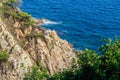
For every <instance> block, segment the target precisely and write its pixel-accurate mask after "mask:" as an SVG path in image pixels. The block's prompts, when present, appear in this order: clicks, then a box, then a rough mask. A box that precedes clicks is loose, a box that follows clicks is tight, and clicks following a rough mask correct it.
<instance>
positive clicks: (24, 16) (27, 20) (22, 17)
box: [10, 12, 34, 26]
mask: <svg viewBox="0 0 120 80" xmlns="http://www.w3.org/2000/svg"><path fill="white" fill-rule="evenodd" d="M10 15H12V16H13V18H14V19H16V20H19V21H22V22H24V24H25V25H26V26H28V25H32V24H33V23H34V20H33V19H32V17H31V15H29V14H28V13H25V12H18V13H17V12H14V13H11V14H10Z"/></svg>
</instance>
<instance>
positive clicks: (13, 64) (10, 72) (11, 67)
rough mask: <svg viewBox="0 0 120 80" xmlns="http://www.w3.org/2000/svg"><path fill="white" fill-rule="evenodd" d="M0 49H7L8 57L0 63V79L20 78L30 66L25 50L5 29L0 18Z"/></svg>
mask: <svg viewBox="0 0 120 80" xmlns="http://www.w3.org/2000/svg"><path fill="white" fill-rule="evenodd" d="M0 50H7V52H8V53H9V59H8V62H6V63H1V64H0V80H20V78H22V77H23V76H24V74H25V73H26V72H27V71H28V69H29V68H30V67H31V66H32V63H31V60H30V57H29V55H28V54H27V52H25V51H24V50H23V49H22V48H21V47H20V46H19V45H18V44H17V42H16V41H15V40H14V37H13V36H12V35H11V34H10V33H9V32H8V31H7V29H6V26H5V25H4V24H3V23H2V21H1V20H0Z"/></svg>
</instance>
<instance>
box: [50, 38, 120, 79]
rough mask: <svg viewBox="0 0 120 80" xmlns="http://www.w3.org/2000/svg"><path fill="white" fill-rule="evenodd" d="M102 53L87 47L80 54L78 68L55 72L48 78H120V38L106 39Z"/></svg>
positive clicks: (101, 49) (101, 48)
mask: <svg viewBox="0 0 120 80" xmlns="http://www.w3.org/2000/svg"><path fill="white" fill-rule="evenodd" d="M105 41H106V42H104V43H105V44H103V45H102V46H101V47H100V49H99V50H100V52H101V54H102V55H97V53H95V52H94V51H91V50H88V49H85V50H83V51H82V54H79V55H78V68H76V69H75V68H71V69H69V70H65V71H63V72H60V73H57V74H54V75H53V76H51V78H49V79H48V80H120V40H119V39H118V38H115V39H114V40H113V41H112V40H111V39H108V40H105Z"/></svg>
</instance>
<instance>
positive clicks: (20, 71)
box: [0, 18, 76, 80]
mask: <svg viewBox="0 0 120 80" xmlns="http://www.w3.org/2000/svg"><path fill="white" fill-rule="evenodd" d="M11 19H12V18H11ZM7 21H8V23H10V22H11V21H9V19H8V20H7ZM11 26H12V28H11V29H13V30H12V31H14V33H16V36H13V35H12V34H11V32H10V31H11V30H8V29H9V28H8V26H6V25H5V24H4V23H3V22H2V20H1V18H0V50H7V51H8V53H9V56H10V57H9V60H8V62H7V63H5V64H2V65H0V70H1V71H0V80H20V78H23V76H24V73H26V72H28V71H29V68H30V67H31V66H32V65H34V66H35V65H37V63H38V62H41V67H42V68H46V69H47V70H48V71H49V73H50V74H51V75H52V74H54V73H56V72H59V71H62V70H64V69H67V68H69V67H70V66H71V64H72V61H73V59H74V60H76V55H75V53H74V52H73V49H72V46H71V44H70V43H68V42H67V41H66V40H62V39H60V38H59V37H58V35H57V33H56V32H55V31H51V30H43V29H40V28H37V27H33V26H29V27H28V28H26V27H24V22H15V23H14V24H13V25H11ZM9 27H10V26H9ZM30 33H31V34H30ZM27 34H30V35H27ZM26 35H27V36H26ZM23 39H24V42H22V40H23ZM18 43H21V44H23V46H21V45H20V44H18ZM23 65H24V67H23Z"/></svg>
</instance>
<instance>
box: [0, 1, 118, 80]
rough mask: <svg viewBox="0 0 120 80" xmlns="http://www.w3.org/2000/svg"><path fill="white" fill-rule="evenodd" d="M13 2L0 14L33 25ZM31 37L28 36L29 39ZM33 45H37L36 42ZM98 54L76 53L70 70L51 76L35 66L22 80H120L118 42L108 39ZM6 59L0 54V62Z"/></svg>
mask: <svg viewBox="0 0 120 80" xmlns="http://www.w3.org/2000/svg"><path fill="white" fill-rule="evenodd" d="M14 2H15V0H9V1H7V2H5V3H4V6H3V7H2V8H3V9H1V12H0V13H1V14H2V15H4V17H6V18H10V20H13V22H16V21H19V22H21V23H22V22H23V25H25V26H30V25H32V24H33V23H34V21H33V20H32V17H31V16H30V15H29V14H27V13H25V12H18V11H15V10H16V9H14V6H13V3H14ZM11 23H12V22H11ZM38 34H39V33H34V36H36V37H38V36H39V37H42V38H43V35H38ZM29 35H30V34H29ZM32 36H33V35H30V39H31V37H32ZM48 40H49V39H48ZM33 42H34V41H33ZM28 43H29V42H28ZM35 43H37V40H36V42H35ZM43 46H44V45H43ZM34 49H35V48H34ZM99 53H101V55H98V53H96V52H95V51H92V50H88V49H85V50H83V51H77V52H76V55H77V57H78V61H77V63H73V65H72V67H71V68H69V69H66V70H64V71H61V72H58V73H56V74H54V75H52V76H51V75H49V76H48V74H47V73H46V71H44V70H40V69H41V67H40V66H39V65H37V67H33V68H32V69H31V71H30V72H28V73H26V74H25V77H24V80H42V79H48V80H120V40H119V39H118V38H115V39H114V40H113V41H112V40H110V39H109V40H106V42H104V44H103V45H102V46H101V47H100V48H99ZM8 57H9V55H8V54H7V52H5V51H2V52H0V62H1V61H3V62H5V61H7V60H8ZM45 57H46V56H45ZM32 58H34V57H32ZM35 59H36V58H35ZM45 59H46V58H45ZM36 62H37V60H36ZM73 62H74V61H73ZM22 66H23V65H22Z"/></svg>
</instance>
